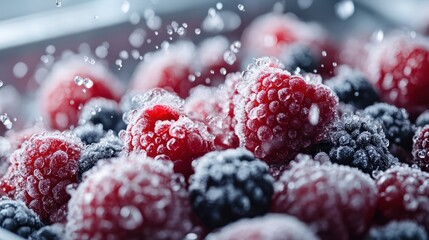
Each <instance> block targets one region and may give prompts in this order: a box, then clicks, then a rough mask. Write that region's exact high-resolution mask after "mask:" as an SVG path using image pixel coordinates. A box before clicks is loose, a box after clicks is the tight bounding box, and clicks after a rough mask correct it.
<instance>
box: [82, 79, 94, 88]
mask: <svg viewBox="0 0 429 240" xmlns="http://www.w3.org/2000/svg"><path fill="white" fill-rule="evenodd" d="M83 86H84V87H86V88H91V87H92V86H94V82H93V81H92V80H91V79H89V78H85V79H83Z"/></svg>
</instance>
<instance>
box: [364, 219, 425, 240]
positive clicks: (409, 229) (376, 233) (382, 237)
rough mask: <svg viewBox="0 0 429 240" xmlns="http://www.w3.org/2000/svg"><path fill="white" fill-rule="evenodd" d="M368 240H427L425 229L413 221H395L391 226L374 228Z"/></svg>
mask: <svg viewBox="0 0 429 240" xmlns="http://www.w3.org/2000/svg"><path fill="white" fill-rule="evenodd" d="M366 239H367V240H427V239H428V238H427V234H426V231H425V229H424V228H423V227H422V226H420V225H418V224H417V223H415V222H412V221H399V222H397V221H393V222H390V223H389V224H387V225H385V226H382V227H377V228H372V229H371V230H370V232H369V235H368V237H367V238H366Z"/></svg>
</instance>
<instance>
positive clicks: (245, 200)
mask: <svg viewBox="0 0 429 240" xmlns="http://www.w3.org/2000/svg"><path fill="white" fill-rule="evenodd" d="M273 191H274V187H273V179H272V177H271V176H270V174H269V173H268V165H267V164H266V163H264V162H262V161H260V160H258V159H255V158H254V156H253V155H252V153H250V152H249V151H247V150H244V149H229V150H225V151H222V152H217V151H215V152H210V153H208V154H206V155H204V156H202V157H200V158H199V159H198V161H197V166H196V167H195V174H194V175H192V178H191V183H190V186H189V196H190V200H191V204H192V208H193V210H194V212H195V214H197V216H199V217H200V219H201V221H202V222H203V223H204V224H206V225H207V226H208V227H211V228H216V227H222V226H225V225H227V224H228V223H230V222H234V221H236V220H238V219H240V218H249V217H255V216H259V215H263V214H265V213H266V212H268V210H269V209H270V206H271V197H272V194H273Z"/></svg>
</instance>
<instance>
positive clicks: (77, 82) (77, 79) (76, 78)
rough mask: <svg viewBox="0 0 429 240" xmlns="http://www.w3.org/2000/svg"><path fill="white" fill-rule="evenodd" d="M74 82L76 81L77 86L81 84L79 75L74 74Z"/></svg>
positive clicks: (81, 80) (81, 79)
mask: <svg viewBox="0 0 429 240" xmlns="http://www.w3.org/2000/svg"><path fill="white" fill-rule="evenodd" d="M74 83H76V85H78V86H82V84H83V78H82V77H81V76H76V77H75V78H74Z"/></svg>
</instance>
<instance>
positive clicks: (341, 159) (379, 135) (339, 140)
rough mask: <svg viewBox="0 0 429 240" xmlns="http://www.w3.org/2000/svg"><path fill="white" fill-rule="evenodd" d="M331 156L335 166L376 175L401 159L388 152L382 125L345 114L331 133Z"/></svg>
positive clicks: (387, 142) (370, 119)
mask: <svg viewBox="0 0 429 240" xmlns="http://www.w3.org/2000/svg"><path fill="white" fill-rule="evenodd" d="M330 143H331V144H332V147H331V150H330V151H329V156H330V158H331V161H332V162H334V163H338V164H342V165H349V166H351V167H356V168H359V169H360V170H361V171H363V172H365V173H368V174H372V172H373V171H375V170H386V169H388V168H389V167H391V166H392V165H393V164H395V163H396V162H397V161H398V160H397V159H396V158H395V157H394V156H393V155H392V154H390V152H389V150H388V148H387V147H388V144H389V141H388V140H387V139H386V137H385V135H384V132H383V129H382V127H381V125H380V124H379V123H378V122H376V121H375V120H374V119H372V118H371V117H369V116H366V115H363V116H359V115H344V116H343V117H342V118H341V119H339V120H338V121H337V122H336V123H334V126H333V128H332V130H331V133H330Z"/></svg>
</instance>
